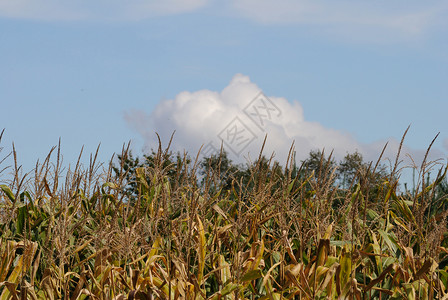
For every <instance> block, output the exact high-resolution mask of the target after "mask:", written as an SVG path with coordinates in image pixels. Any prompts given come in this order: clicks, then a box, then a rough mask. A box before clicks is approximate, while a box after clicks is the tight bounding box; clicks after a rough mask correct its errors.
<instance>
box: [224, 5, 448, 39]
mask: <svg viewBox="0 0 448 300" xmlns="http://www.w3.org/2000/svg"><path fill="white" fill-rule="evenodd" d="M232 8H233V10H234V12H235V13H237V14H239V15H241V16H243V17H245V18H250V19H253V20H255V21H257V22H261V23H267V24H272V23H273V24H294V23H295V24H304V25H313V26H315V27H316V28H319V29H321V30H324V31H326V32H328V33H333V34H337V35H338V36H340V35H341V34H342V35H345V36H347V37H350V36H352V35H356V37H357V38H359V37H360V36H361V35H366V38H367V39H369V40H372V38H374V35H378V34H382V35H386V36H388V37H392V36H393V37H397V36H401V37H414V36H418V35H421V34H422V33H423V32H425V31H426V30H428V29H429V28H430V27H431V26H434V25H438V26H440V25H441V23H442V24H446V21H445V20H446V17H447V13H448V4H447V2H446V1H445V2H443V1H428V2H421V1H409V0H407V1H393V2H391V1H351V0H342V1H322V0H233V1H232ZM381 38H383V37H380V36H377V37H376V39H378V40H379V39H381Z"/></svg>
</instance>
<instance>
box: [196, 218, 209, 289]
mask: <svg viewBox="0 0 448 300" xmlns="http://www.w3.org/2000/svg"><path fill="white" fill-rule="evenodd" d="M197 230H198V235H199V244H198V255H199V257H198V264H199V266H198V277H197V278H198V283H199V285H202V284H203V282H202V280H203V278H204V268H205V250H206V247H207V245H206V240H205V231H204V226H203V225H202V221H201V219H200V218H199V216H198V217H197Z"/></svg>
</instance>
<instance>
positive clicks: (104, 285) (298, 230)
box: [0, 147, 448, 300]
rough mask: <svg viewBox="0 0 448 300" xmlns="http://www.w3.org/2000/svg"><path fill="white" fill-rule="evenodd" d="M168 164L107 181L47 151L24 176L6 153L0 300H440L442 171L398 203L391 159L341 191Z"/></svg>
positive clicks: (102, 171)
mask: <svg viewBox="0 0 448 300" xmlns="http://www.w3.org/2000/svg"><path fill="white" fill-rule="evenodd" d="M167 153H168V149H165V150H162V149H161V147H159V149H158V151H157V152H156V154H155V155H154V161H153V164H152V165H151V166H146V167H137V168H135V170H134V169H132V170H131V169H126V168H125V165H124V164H123V163H121V165H120V164H118V165H117V163H116V162H115V167H116V169H117V170H118V172H113V163H111V164H110V165H106V166H103V165H101V164H98V163H97V162H96V155H95V154H94V155H92V156H91V160H90V164H88V165H87V166H82V165H81V164H80V163H79V162H78V163H77V164H75V165H74V166H72V167H70V168H66V169H63V168H62V167H61V165H60V163H59V162H60V159H59V158H60V153H59V150H58V148H56V149H53V150H52V151H51V152H50V154H49V155H48V157H47V158H46V160H44V161H43V162H42V163H38V164H37V165H36V168H35V169H34V170H33V172H32V173H29V174H25V175H23V174H22V172H21V170H20V168H19V166H18V163H17V158H16V154H15V152H13V153H12V154H11V155H12V157H13V158H14V161H15V165H13V166H11V167H10V168H8V169H6V170H3V173H5V172H10V173H12V174H13V176H12V179H11V180H3V181H2V180H1V178H3V177H0V189H1V190H0V232H1V237H0V299H1V300H3V299H198V300H199V299H213V300H219V299H276V300H277V299H448V288H447V286H448V282H447V281H448V249H447V248H448V235H447V233H448V232H447V220H448V219H447V217H448V210H447V208H448V205H447V194H446V193H444V192H442V190H441V189H440V186H441V185H442V184H443V183H444V182H446V179H445V176H446V172H447V166H446V165H443V166H442V167H441V168H440V171H439V173H438V176H437V177H436V178H435V179H433V180H431V181H429V180H426V178H427V173H428V170H429V169H430V167H431V166H433V167H434V165H433V164H432V163H430V162H426V161H424V162H423V164H422V165H421V166H420V167H419V169H418V170H417V172H418V174H419V178H420V179H421V180H419V182H418V185H417V186H416V188H415V190H414V191H412V192H400V191H399V189H398V186H399V178H400V169H399V159H398V157H399V154H398V155H397V161H396V162H395V165H392V170H391V173H390V176H388V177H387V178H382V179H381V180H375V181H373V180H372V179H371V178H372V177H369V176H368V175H369V174H370V173H372V172H374V170H375V164H371V165H370V169H367V170H364V172H361V171H360V172H358V173H357V176H356V178H355V179H354V180H353V182H352V183H351V185H350V186H349V187H347V188H344V189H342V188H340V187H338V186H337V184H335V170H333V169H331V168H330V167H326V166H325V165H324V164H322V166H321V167H322V168H321V170H323V171H321V172H319V174H316V173H315V172H306V171H305V170H304V169H301V168H300V167H299V168H293V164H292V159H290V160H289V163H288V164H287V166H286V167H285V168H284V169H282V170H281V172H277V171H276V170H275V166H274V164H273V163H272V161H271V160H267V161H265V162H266V163H265V164H261V163H260V162H261V160H259V161H258V162H259V163H254V164H253V165H251V167H250V168H249V169H248V170H249V171H248V172H249V173H248V174H249V176H248V177H247V180H245V181H243V180H242V179H241V178H238V177H231V178H232V181H231V185H230V187H229V188H223V184H222V181H220V174H221V173H220V172H218V170H216V168H209V169H208V171H207V172H206V173H204V174H205V175H203V176H202V177H201V180H202V184H199V180H198V178H199V176H198V172H199V168H200V167H199V163H198V159H196V160H194V159H193V160H191V161H188V160H187V159H186V157H184V159H182V158H181V159H179V160H178V161H177V162H176V163H170V162H169V161H167V155H166V154H167ZM127 156H128V149H126V148H125V149H124V150H123V152H122V153H121V157H122V158H126V157H127ZM260 157H261V155H260ZM121 161H122V162H123V160H121ZM322 161H323V160H322ZM438 166H440V165H438ZM0 167H1V165H0ZM3 167H4V166H3ZM218 167H219V164H218ZM0 169H2V168H0ZM130 172H132V174H130ZM369 172H370V173H369ZM130 175H132V176H130ZM129 178H133V179H132V180H133V184H134V185H133V186H134V187H135V190H134V191H135V193H129V192H128V191H127V189H126V187H129V184H130V183H131V182H130V179H129Z"/></svg>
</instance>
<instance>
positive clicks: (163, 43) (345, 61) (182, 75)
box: [0, 0, 448, 171]
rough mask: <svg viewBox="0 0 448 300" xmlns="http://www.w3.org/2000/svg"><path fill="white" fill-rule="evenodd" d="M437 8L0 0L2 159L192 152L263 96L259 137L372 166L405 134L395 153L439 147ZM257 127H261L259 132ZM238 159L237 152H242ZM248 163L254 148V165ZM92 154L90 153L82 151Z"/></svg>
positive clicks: (446, 138) (444, 87) (194, 0)
mask: <svg viewBox="0 0 448 300" xmlns="http://www.w3.org/2000/svg"><path fill="white" fill-rule="evenodd" d="M446 20H448V2H447V1H425V2H423V1H414V0H410V1H409V0H408V1H394V2H393V3H391V1H375V2H372V1H350V0H344V1H338V2H337V3H336V2H330V1H305V0H296V1H292V0H276V1H274V0H258V1H253V0H239V1H236V0H229V1H219V0H214V1H213V0H188V1H187V0H185V1H181V0H170V1H149V0H147V1H143V0H138V1H137V0H136V1H133V2H132V3H131V2H129V1H119V0H109V1H100V0H98V1H64V2H61V1H56V0H33V1H31V0H0V105H1V119H0V120H1V121H0V129H2V128H5V129H6V130H5V134H4V137H3V140H2V142H1V146H3V147H4V148H5V149H4V150H3V152H2V154H3V155H4V154H6V153H7V152H8V151H9V150H11V145H12V142H14V144H15V147H16V150H17V153H18V159H19V163H21V164H23V166H24V169H25V170H27V171H28V170H31V169H32V168H33V165H34V163H35V162H36V160H37V159H40V160H42V159H44V158H45V156H46V154H47V153H48V151H49V150H50V148H51V147H52V146H54V145H56V144H57V143H58V139H59V138H61V144H62V153H63V154H64V160H65V163H66V164H68V163H74V161H75V159H76V158H77V155H78V154H79V151H80V150H81V147H82V146H83V145H84V146H85V153H87V154H88V153H90V152H93V151H94V150H95V149H96V147H97V145H98V144H99V143H101V148H100V156H99V157H100V160H102V161H107V160H108V159H109V158H110V157H111V156H112V154H113V153H114V152H119V151H120V149H121V147H122V145H123V143H126V142H127V141H129V140H132V145H133V146H132V148H133V151H134V153H135V154H141V153H142V151H144V149H148V148H150V147H153V146H155V145H154V141H155V134H154V132H155V131H157V132H159V133H161V137H162V140H163V141H164V143H166V142H167V140H168V139H169V135H170V132H171V131H172V130H174V129H175V130H176V135H175V139H174V144H175V148H177V149H183V148H187V150H188V151H190V152H192V153H195V151H197V150H198V149H199V147H200V145H202V144H204V145H206V144H207V143H209V142H210V141H213V143H214V145H217V144H219V138H218V135H219V133H220V132H221V130H223V129H225V128H226V126H227V125H228V124H230V123H229V122H231V120H233V118H234V117H238V118H240V121H242V123H245V124H252V125H248V126H249V127H250V126H253V123H250V122H251V121H250V120H249V119H244V118H245V116H246V117H247V115H245V114H244V107H246V106H247V105H248V104H249V103H251V101H252V99H253V97H255V96H256V95H257V94H258V92H260V91H262V92H263V93H264V95H266V96H267V97H268V99H270V101H271V103H274V104H277V106H278V107H279V109H280V111H281V116H279V118H278V119H270V120H266V121H267V123H266V124H267V125H266V127H264V128H262V129H261V130H258V129H259V128H258V129H257V128H255V129H252V131H253V132H254V136H255V140H254V142H253V143H252V144H251V145H250V146H248V147H246V148H245V149H243V150H242V152H241V153H240V154H239V155H236V154H235V156H234V157H233V159H234V160H236V161H241V160H243V159H246V158H247V157H248V156H250V155H249V152H250V151H252V153H254V152H256V150H257V149H259V147H260V145H261V142H262V139H263V137H264V134H267V135H268V143H269V144H270V147H269V148H268V151H275V152H276V153H277V155H278V156H277V157H278V159H279V160H284V156H285V151H286V150H285V149H287V148H288V147H289V145H290V144H291V142H292V141H295V145H296V151H297V153H298V157H299V158H304V157H306V154H307V153H308V151H309V150H310V149H312V148H323V147H325V148H326V149H335V153H336V154H337V155H338V156H339V157H341V156H343V155H344V153H346V152H347V151H349V152H352V151H354V150H356V149H357V150H359V151H361V152H362V153H363V154H364V155H365V157H367V158H368V159H374V158H375V157H377V156H378V155H379V149H380V148H381V146H380V145H384V143H385V142H387V141H389V142H390V144H391V147H390V152H388V154H389V156H391V157H392V156H393V153H394V151H396V148H397V144H398V142H399V140H400V138H401V135H402V134H403V132H404V130H405V129H406V128H407V126H408V125H411V129H410V131H409V133H408V136H407V138H406V142H405V144H406V148H405V150H406V153H409V154H411V155H413V156H415V157H421V155H422V153H423V152H424V150H425V149H426V147H427V146H428V145H429V143H430V142H431V140H432V139H433V137H434V136H435V135H436V134H437V133H438V132H440V136H439V138H438V140H437V142H436V143H435V145H434V151H433V154H432V157H433V158H443V159H445V158H446V154H447V153H448V127H447V124H446V120H447V117H446V112H447V111H448V84H447V83H448V26H447V25H448V21H446ZM257 130H258V131H257ZM237 152H238V151H237ZM254 156H255V155H252V157H254ZM86 157H87V156H86Z"/></svg>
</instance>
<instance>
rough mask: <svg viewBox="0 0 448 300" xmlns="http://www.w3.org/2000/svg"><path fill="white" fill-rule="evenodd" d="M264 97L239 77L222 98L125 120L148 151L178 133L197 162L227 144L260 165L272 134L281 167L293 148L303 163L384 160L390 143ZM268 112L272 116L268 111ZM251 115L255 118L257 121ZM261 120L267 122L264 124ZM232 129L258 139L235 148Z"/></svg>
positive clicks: (199, 94) (197, 99)
mask: <svg viewBox="0 0 448 300" xmlns="http://www.w3.org/2000/svg"><path fill="white" fill-rule="evenodd" d="M260 92H261V90H260V88H259V87H258V86H257V85H256V84H254V83H253V82H251V81H250V79H249V77H247V76H244V75H242V74H237V75H235V76H234V77H233V79H232V80H231V82H230V84H229V85H228V86H227V87H225V88H224V89H223V90H222V91H221V92H215V91H210V90H200V91H196V92H181V93H179V94H178V95H177V96H176V97H175V98H174V99H172V100H163V101H161V102H160V103H159V104H158V106H157V107H156V108H155V110H154V111H153V112H152V113H150V114H147V113H145V112H142V111H132V112H128V113H126V114H125V119H126V121H127V122H128V123H129V124H130V125H131V126H132V127H134V129H136V130H137V131H138V132H139V134H140V135H141V136H142V137H143V139H144V141H145V145H146V149H147V150H149V149H150V148H154V149H156V147H157V145H158V144H157V138H156V135H155V132H157V133H158V134H159V135H160V137H161V138H162V142H163V143H164V146H166V144H167V142H168V139H169V137H170V136H171V134H172V133H173V131H176V133H175V136H174V142H173V149H174V150H178V151H183V150H184V149H185V150H187V151H188V152H189V153H190V154H191V155H193V156H194V155H196V154H197V151H198V150H199V148H200V147H201V145H204V146H207V145H208V144H209V143H212V145H213V146H214V147H215V148H217V149H219V148H220V146H221V141H224V142H227V144H224V148H225V149H226V150H227V151H228V152H229V153H230V154H231V158H232V159H233V160H234V161H237V162H245V161H246V160H247V158H249V157H250V159H251V160H254V159H256V158H257V157H258V154H259V151H260V149H261V145H262V143H263V139H264V136H265V134H267V144H266V147H265V152H264V154H265V155H267V156H270V155H271V154H272V153H273V152H275V155H276V157H275V158H276V160H278V161H279V162H281V163H285V162H286V159H287V155H288V151H289V149H290V147H291V144H292V143H293V142H294V144H295V149H296V151H297V159H298V160H303V159H305V158H306V157H307V156H308V153H309V151H310V150H311V149H323V148H325V149H326V153H330V151H331V150H334V155H335V157H336V158H337V159H342V158H343V157H344V156H345V154H347V152H349V153H352V152H354V151H356V150H358V151H360V152H361V153H363V154H364V156H365V158H366V159H367V160H373V161H376V160H377V159H378V157H379V155H380V153H381V150H382V148H383V146H384V145H385V143H386V142H387V141H386V140H384V141H378V142H375V143H372V144H363V143H359V142H358V141H357V140H356V139H355V138H354V137H353V136H351V135H350V134H349V133H347V132H343V131H339V130H335V129H331V128H326V127H324V126H322V125H321V124H319V123H317V122H310V121H307V120H306V119H305V117H304V112H303V108H302V106H301V105H300V103H299V102H298V101H293V102H290V101H288V100H286V99H285V98H281V97H269V98H268V100H267V99H264V100H263V101H265V102H264V103H265V104H267V105H266V106H265V107H264V106H263V105H262V104H263V102H260V101H261V100H260V99H262V98H256V96H262V95H260ZM254 98H255V100H254ZM269 100H270V101H271V102H269ZM251 101H254V102H251ZM253 104H256V107H257V109H258V112H259V114H258V115H257V114H255V113H254V112H255V110H254V109H253V108H254V106H253ZM266 107H267V108H268V109H270V110H269V111H268V110H266V109H265V108H266ZM245 111H246V112H248V114H246V113H245ZM268 112H269V113H270V115H268ZM251 113H253V114H252V115H251ZM248 115H249V116H251V117H252V118H253V119H251V118H250V117H249V116H248ZM260 116H261V119H260V118H258V117H260ZM235 118H237V119H235ZM260 120H262V121H263V124H261V123H260ZM232 122H233V123H232ZM229 124H230V126H229ZM257 124H258V125H260V126H257ZM232 125H235V126H236V127H233V126H232ZM232 128H234V129H235V128H236V129H237V131H238V132H239V131H241V130H242V129H245V131H244V132H245V133H246V134H249V132H252V133H253V134H254V136H251V135H250V134H249V135H246V136H244V138H242V139H240V140H238V139H235V140H233V142H234V143H232V140H231V138H232V137H236V136H235V135H234V136H232V135H231V134H232V133H235V132H234V131H232V130H231V129H232ZM226 129H228V131H226ZM227 133H229V134H230V135H227ZM241 136H243V135H241ZM227 137H230V138H227ZM246 137H248V138H249V140H250V138H252V137H253V138H254V139H253V141H252V142H251V143H249V144H248V145H247V147H246V148H244V149H242V150H241V148H242V147H243V146H244V145H246V143H242V144H241V145H242V146H238V145H237V143H238V142H243V141H244V140H245V138H246ZM398 147H399V142H398V141H397V140H396V139H390V140H389V146H388V148H387V151H386V153H385V157H388V158H390V159H392V160H394V159H395V156H396V153H397V150H398ZM232 150H233V151H232ZM407 153H409V154H410V155H412V156H413V157H414V158H415V159H416V161H421V159H422V158H423V156H424V153H425V151H419V150H414V149H410V148H409V147H406V146H405V147H404V148H403V151H402V157H403V158H404V157H405V155H406V154H407ZM440 155H441V152H440V151H434V152H432V155H431V157H436V158H440V157H443V156H440ZM431 157H430V158H431Z"/></svg>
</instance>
